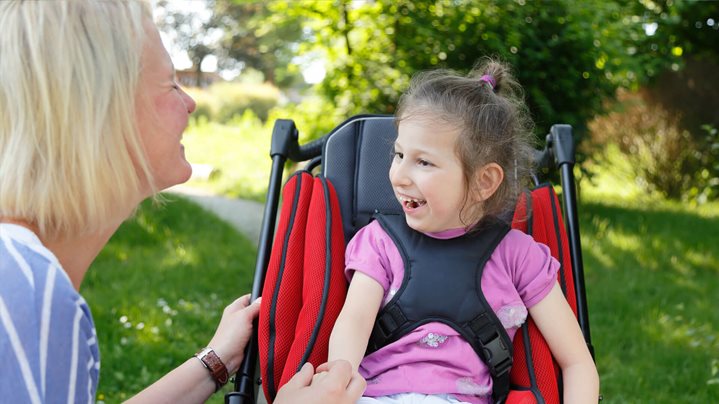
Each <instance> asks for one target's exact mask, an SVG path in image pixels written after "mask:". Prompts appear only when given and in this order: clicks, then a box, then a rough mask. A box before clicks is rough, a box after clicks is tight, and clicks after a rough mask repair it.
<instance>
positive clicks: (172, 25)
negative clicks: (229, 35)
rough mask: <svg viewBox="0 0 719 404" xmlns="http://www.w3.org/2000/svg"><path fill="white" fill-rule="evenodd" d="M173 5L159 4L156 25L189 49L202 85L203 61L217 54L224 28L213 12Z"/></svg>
mask: <svg viewBox="0 0 719 404" xmlns="http://www.w3.org/2000/svg"><path fill="white" fill-rule="evenodd" d="M173 6H175V7H176V6H177V3H173V2H171V1H169V0H160V1H159V2H158V3H157V9H158V10H160V13H159V17H158V21H157V24H158V27H159V28H160V30H163V31H165V32H166V33H171V35H172V41H173V42H174V43H175V44H176V46H178V47H179V48H180V49H182V50H184V51H186V52H187V56H188V58H189V59H190V61H192V66H193V68H194V70H195V83H196V85H197V86H198V87H199V86H200V85H201V83H202V74H203V72H202V69H201V66H202V62H203V61H204V60H205V58H206V57H207V56H210V55H215V54H217V53H218V50H219V43H218V41H217V38H218V35H219V34H221V32H222V30H223V28H220V27H219V26H218V21H217V20H216V19H215V18H213V15H212V14H211V13H208V12H204V13H201V12H192V13H188V12H185V11H183V10H178V9H176V8H175V7H173ZM199 33H202V34H199Z"/></svg>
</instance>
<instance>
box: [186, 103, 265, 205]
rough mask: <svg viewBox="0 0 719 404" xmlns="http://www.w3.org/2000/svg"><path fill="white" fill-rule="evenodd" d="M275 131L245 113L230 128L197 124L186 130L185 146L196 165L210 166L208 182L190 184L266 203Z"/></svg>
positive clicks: (188, 155)
mask: <svg viewBox="0 0 719 404" xmlns="http://www.w3.org/2000/svg"><path fill="white" fill-rule="evenodd" d="M271 134H272V128H271V126H267V125H263V124H262V123H261V122H260V121H259V120H258V119H257V118H256V117H254V115H252V114H251V113H249V112H246V113H245V115H244V116H243V117H242V118H238V119H236V120H235V121H233V124H231V125H223V124H219V123H214V122H207V121H203V120H198V121H195V122H194V123H193V124H192V125H190V126H189V127H188V129H187V130H186V131H185V135H184V137H183V141H182V143H183V144H184V145H185V153H186V156H187V159H188V160H189V161H190V162H191V163H193V164H209V165H211V166H212V167H213V168H214V170H215V171H214V172H213V174H212V175H211V177H210V178H209V180H192V181H190V182H189V183H188V185H190V186H193V187H198V188H202V189H206V190H209V191H211V192H213V193H215V194H220V195H225V196H230V197H243V198H248V199H254V200H258V201H263V200H264V194H265V193H266V192H267V185H268V182H269V175H270V174H269V173H270V167H271V160H270V140H271Z"/></svg>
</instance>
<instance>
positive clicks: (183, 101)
mask: <svg viewBox="0 0 719 404" xmlns="http://www.w3.org/2000/svg"><path fill="white" fill-rule="evenodd" d="M145 32H146V33H147V38H146V41H145V47H144V49H143V53H142V71H141V73H140V82H139V90H138V91H139V92H140V93H139V94H138V96H137V104H136V105H137V117H138V127H139V130H140V138H141V141H142V146H143V147H144V149H145V154H146V156H147V160H148V164H149V165H150V170H151V172H152V175H153V177H154V180H155V186H156V187H157V189H165V188H167V187H170V186H172V185H176V184H180V183H183V182H185V181H187V180H188V179H189V178H190V175H191V174H192V167H191V166H190V163H189V162H188V161H187V160H186V159H185V149H184V146H182V144H181V143H180V141H181V140H182V132H183V131H184V130H185V128H186V127H187V123H188V118H189V114H190V113H192V111H194V110H195V101H194V100H193V99H192V98H191V97H190V96H189V95H187V93H185V92H184V91H183V90H182V89H181V88H180V87H179V85H178V84H177V82H176V81H175V69H174V67H173V65H172V61H171V59H170V55H169V54H168V53H167V50H165V47H164V45H163V44H162V40H161V39H160V35H159V33H158V32H157V28H155V26H154V24H152V22H149V21H148V22H147V23H146V26H145ZM148 193H149V190H148Z"/></svg>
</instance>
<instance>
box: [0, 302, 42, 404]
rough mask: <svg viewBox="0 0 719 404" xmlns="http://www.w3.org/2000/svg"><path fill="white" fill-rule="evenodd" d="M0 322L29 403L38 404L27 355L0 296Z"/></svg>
mask: <svg viewBox="0 0 719 404" xmlns="http://www.w3.org/2000/svg"><path fill="white" fill-rule="evenodd" d="M0 320H2V323H3V326H4V327H5V330H6V331H7V334H8V337H9V338H10V345H12V348H13V351H15V356H16V358H17V362H18V364H19V365H20V373H22V378H23V380H25V386H27V393H28V395H29V396H30V401H31V402H32V403H37V404H40V394H39V393H38V391H37V386H36V385H35V379H33V377H32V372H31V371H30V366H29V365H28V359H27V355H25V350H24V349H23V348H22V344H21V343H20V337H18V335H17V330H16V329H15V324H13V322H12V318H10V313H9V312H8V310H7V307H6V306H5V300H4V299H3V298H2V296H0Z"/></svg>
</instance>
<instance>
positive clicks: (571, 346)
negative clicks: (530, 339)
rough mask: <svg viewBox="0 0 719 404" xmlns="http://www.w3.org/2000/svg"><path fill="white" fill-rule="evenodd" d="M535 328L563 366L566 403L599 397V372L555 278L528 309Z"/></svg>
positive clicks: (597, 399) (596, 400)
mask: <svg viewBox="0 0 719 404" xmlns="http://www.w3.org/2000/svg"><path fill="white" fill-rule="evenodd" d="M529 313H530V314H531V315H532V318H533V319H534V322H535V323H536V324H537V328H539V331H541V333H542V335H543V336H544V339H545V340H546V341H547V344H549V348H550V349H551V350H552V355H554V358H555V359H556V360H557V363H558V364H559V366H560V367H561V368H562V378H563V380H564V402H565V403H592V404H596V403H597V402H598V401H599V375H598V374H597V368H596V366H595V365H594V361H593V360H592V356H591V354H590V353H589V349H588V348H587V344H586V342H585V341H584V337H583V335H582V331H581V330H580V329H579V324H578V323H577V319H576V318H575V317H574V313H573V312H572V309H571V308H570V307H569V304H568V303H567V300H566V299H565V298H564V295H563V294H562V290H561V288H560V287H559V284H558V283H556V282H555V284H554V287H553V288H552V291H551V292H549V294H548V295H547V296H546V297H545V298H544V299H542V300H541V301H540V302H539V303H537V304H536V305H535V306H533V307H532V308H530V309H529Z"/></svg>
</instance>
